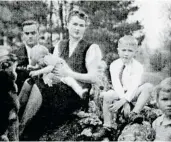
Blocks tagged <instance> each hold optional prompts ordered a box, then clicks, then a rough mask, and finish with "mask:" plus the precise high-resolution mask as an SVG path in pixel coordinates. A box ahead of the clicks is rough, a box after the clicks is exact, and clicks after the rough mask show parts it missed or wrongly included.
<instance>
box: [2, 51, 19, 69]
mask: <svg viewBox="0 0 171 142" xmlns="http://www.w3.org/2000/svg"><path fill="white" fill-rule="evenodd" d="M3 58H4V60H2V61H1V62H0V70H5V69H6V68H8V67H10V66H11V65H12V64H13V63H14V62H16V61H17V57H16V55H15V54H12V53H9V54H8V55H5V56H4V57H3Z"/></svg>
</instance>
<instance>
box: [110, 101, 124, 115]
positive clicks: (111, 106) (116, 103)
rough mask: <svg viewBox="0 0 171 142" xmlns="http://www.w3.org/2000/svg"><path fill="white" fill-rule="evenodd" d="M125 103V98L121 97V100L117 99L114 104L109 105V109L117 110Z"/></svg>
mask: <svg viewBox="0 0 171 142" xmlns="http://www.w3.org/2000/svg"><path fill="white" fill-rule="evenodd" d="M125 103H126V100H125V99H120V100H119V101H115V102H114V103H113V104H111V105H110V106H109V110H110V111H111V112H117V111H118V110H119V109H120V108H121V107H122V106H123V105H124V104H125Z"/></svg>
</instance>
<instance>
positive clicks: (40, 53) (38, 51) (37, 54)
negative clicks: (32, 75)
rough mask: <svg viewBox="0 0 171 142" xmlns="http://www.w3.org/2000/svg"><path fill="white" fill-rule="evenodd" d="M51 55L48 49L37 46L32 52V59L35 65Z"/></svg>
mask: <svg viewBox="0 0 171 142" xmlns="http://www.w3.org/2000/svg"><path fill="white" fill-rule="evenodd" d="M48 54H49V51H48V49H47V48H46V47H45V46H43V45H36V46H34V47H33V48H32V49H31V51H30V58H31V61H32V62H33V64H36V63H38V62H39V60H40V59H42V58H44V57H45V56H46V55H48Z"/></svg>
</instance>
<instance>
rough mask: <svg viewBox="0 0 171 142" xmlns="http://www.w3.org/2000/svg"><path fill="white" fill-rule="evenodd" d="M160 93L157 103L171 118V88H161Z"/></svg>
mask: <svg viewBox="0 0 171 142" xmlns="http://www.w3.org/2000/svg"><path fill="white" fill-rule="evenodd" d="M159 93H160V94H159V97H158V100H157V105H158V107H159V108H160V109H161V110H162V112H163V113H164V114H166V116H169V117H170V118H171V89H170V90H165V91H162V90H161V91H160V92H159Z"/></svg>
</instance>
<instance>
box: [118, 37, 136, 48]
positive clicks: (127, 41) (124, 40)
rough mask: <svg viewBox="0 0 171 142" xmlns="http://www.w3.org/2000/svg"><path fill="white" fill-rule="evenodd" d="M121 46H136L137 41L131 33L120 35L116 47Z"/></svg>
mask: <svg viewBox="0 0 171 142" xmlns="http://www.w3.org/2000/svg"><path fill="white" fill-rule="evenodd" d="M122 46H131V47H135V48H137V47H138V41H137V40H136V38H135V37H133V36H131V35H125V36H123V37H121V38H120V39H119V41H118V48H121V47H122Z"/></svg>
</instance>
